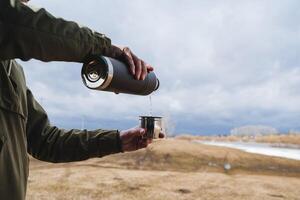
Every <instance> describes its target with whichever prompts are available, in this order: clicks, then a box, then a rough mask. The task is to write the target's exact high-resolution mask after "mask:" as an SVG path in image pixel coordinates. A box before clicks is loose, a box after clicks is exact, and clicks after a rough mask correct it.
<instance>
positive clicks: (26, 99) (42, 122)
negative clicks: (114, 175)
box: [0, 0, 121, 200]
mask: <svg viewBox="0 0 300 200" xmlns="http://www.w3.org/2000/svg"><path fill="white" fill-rule="evenodd" d="M110 45H111V44H110V40H109V39H108V38H107V37H105V36H104V35H103V34H100V33H97V32H93V31H91V30H90V29H88V28H84V27H79V26H78V25H77V24H76V23H74V22H68V21H65V20H63V19H59V18H55V17H53V16H52V15H51V14H49V13H48V12H46V11H45V10H44V9H40V10H38V11H34V10H32V9H30V8H29V7H27V6H25V5H23V4H22V3H20V2H19V1H18V0H0V199H1V200H2V199H3V200H15V199H16V200H20V199H25V195H26V183H27V177H28V164H29V160H28V153H29V154H31V155H32V156H33V157H35V158H37V159H40V160H43V161H48V162H71V161H80V160H85V159H88V158H92V157H101V156H104V155H108V154H112V153H118V152H120V151H121V140H120V135H119V133H118V131H117V130H107V131H105V130H94V131H87V130H75V129H72V130H64V129H59V128H57V127H55V126H53V125H51V124H50V123H49V120H48V117H47V114H46V112H45V111H44V110H43V108H42V107H41V106H40V104H39V103H38V102H37V101H36V100H35V98H34V96H33V95H32V93H31V91H30V90H29V89H28V88H27V86H26V82H25V77H24V73H23V69H22V68H21V66H20V65H19V64H18V63H17V62H16V61H14V60H13V59H14V58H20V59H22V60H29V59H31V58H35V59H39V60H42V61H70V62H84V61H85V60H87V59H89V57H91V56H94V55H98V54H102V53H103V51H104V50H105V49H106V48H109V47H110Z"/></svg>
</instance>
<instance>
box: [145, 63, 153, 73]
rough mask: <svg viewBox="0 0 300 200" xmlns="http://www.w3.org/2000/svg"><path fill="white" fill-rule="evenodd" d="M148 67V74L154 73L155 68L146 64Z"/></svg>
mask: <svg viewBox="0 0 300 200" xmlns="http://www.w3.org/2000/svg"><path fill="white" fill-rule="evenodd" d="M146 67H147V71H148V72H152V71H153V70H154V68H153V67H152V66H151V65H149V64H146Z"/></svg>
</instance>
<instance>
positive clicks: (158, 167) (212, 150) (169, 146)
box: [27, 139, 300, 200]
mask: <svg viewBox="0 0 300 200" xmlns="http://www.w3.org/2000/svg"><path fill="white" fill-rule="evenodd" d="M224 164H230V166H231V169H230V170H224ZM299 188H300V161H295V160H288V159H283V158H276V157H268V156H262V155H258V154H249V153H245V152H242V151H239V150H235V149H230V148H223V147H213V146H207V145H202V144H197V143H194V142H192V141H183V140H175V139H166V140H161V141H157V142H155V143H154V144H152V145H151V146H150V147H148V148H147V149H144V150H139V151H136V152H132V153H125V154H115V155H112V156H107V157H104V158H97V159H90V160H88V161H84V162H75V163H68V164H49V163H44V162H40V161H36V160H33V159H32V160H31V167H30V177H29V187H28V192H27V199H29V200H31V199H32V200H37V199H38V200H40V199H47V200H50V199H59V200H63V199H78V200H80V199H82V200H83V199H112V200H119V199H120V200H121V199H122V200H124V199H125V200H126V199H133V200H135V199H136V200H138V199H139V200H140V199H145V200H148V199H149V200H150V199H151V200H156V199H157V200H160V199H163V200H168V199H172V200H173V199H186V200H188V199H274V200H276V199H289V200H290V199H300V190H299Z"/></svg>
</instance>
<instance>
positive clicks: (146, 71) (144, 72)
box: [141, 61, 148, 80]
mask: <svg viewBox="0 0 300 200" xmlns="http://www.w3.org/2000/svg"><path fill="white" fill-rule="evenodd" d="M147 74H148V70H147V64H146V63H145V62H144V61H142V75H141V80H145V78H146V76H147Z"/></svg>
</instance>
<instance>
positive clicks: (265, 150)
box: [197, 141, 300, 160]
mask: <svg viewBox="0 0 300 200" xmlns="http://www.w3.org/2000/svg"><path fill="white" fill-rule="evenodd" d="M197 142H199V143H202V144H207V145H214V146H222V147H230V148H234V149H240V150H242V151H246V152H249V153H257V154H262V155H267V156H278V157H283V158H289V159H295V160H300V149H292V148H282V147H272V146H271V144H267V143H254V142H219V141H197Z"/></svg>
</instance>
